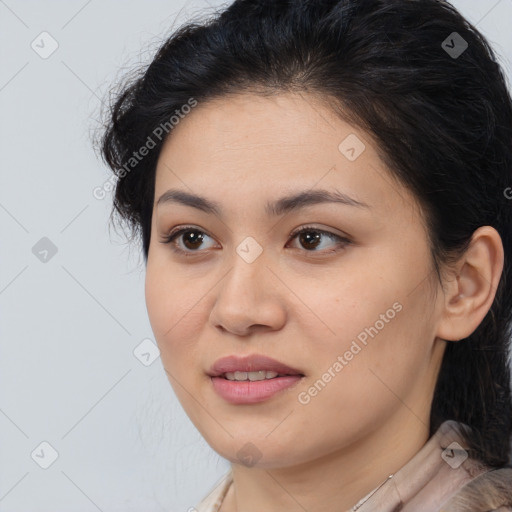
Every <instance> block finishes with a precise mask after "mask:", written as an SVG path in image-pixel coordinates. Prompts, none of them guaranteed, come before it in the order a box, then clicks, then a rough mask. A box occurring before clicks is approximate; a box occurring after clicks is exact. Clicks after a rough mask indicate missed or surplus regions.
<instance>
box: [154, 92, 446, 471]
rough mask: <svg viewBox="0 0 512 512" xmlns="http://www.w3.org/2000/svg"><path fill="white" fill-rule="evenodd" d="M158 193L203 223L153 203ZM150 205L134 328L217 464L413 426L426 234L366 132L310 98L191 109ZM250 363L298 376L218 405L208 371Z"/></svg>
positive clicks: (428, 309)
mask: <svg viewBox="0 0 512 512" xmlns="http://www.w3.org/2000/svg"><path fill="white" fill-rule="evenodd" d="M347 137H348V139H347ZM363 145H364V146H363ZM170 190H172V191H180V192H185V193H187V194H192V195H196V196H201V197H203V198H206V199H207V200H208V201H209V202H211V203H215V204H216V206H217V208H218V211H216V212H214V213H212V212H211V211H205V209H200V208H198V207H194V206H193V205H191V204H185V201H180V200H178V199H176V195H174V200H173V199H172V198H171V197H170V195H168V196H167V200H164V199H162V200H161V201H160V203H158V200H159V199H160V198H161V197H162V196H163V195H164V194H165V193H166V192H168V191H170ZM318 191H324V192H325V194H324V196H323V200H320V199H318V197H320V195H317V196H316V197H317V200H316V201H312V200H309V201H308V200H305V201H303V202H299V201H296V202H295V203H294V202H293V201H288V202H285V203H278V206H281V207H283V206H284V208H274V209H272V208H267V205H268V204H274V203H277V202H278V201H279V200H280V199H282V198H284V197H292V196H296V195H298V194H302V193H311V192H318ZM327 194H331V195H332V196H333V197H334V196H336V197H337V198H341V199H340V200H339V201H327ZM154 199H155V201H154V209H153V219H152V231H151V243H150V247H149V254H148V260H147V273H146V303H147V309H148V314H149V319H150V322H151V326H152V329H153V332H154V335H155V337H156V341H157V343H158V346H159V348H160V352H161V359H162V363H163V365H164V367H165V370H166V372H167V375H168V378H169V381H170V383H171V385H172V387H173V389H174V391H175V393H176V395H177V397H178V399H179V400H180V402H181V404H182V406H183V408H184V410H185V412H186V413H187V415H188V416H189V417H190V419H191V420H192V422H193V423H194V424H195V426H196V427H197V429H198V430H199V431H200V433H201V434H202V435H203V436H204V438H205V440H206V441H207V442H208V443H209V444H210V446H211V447H212V448H213V449H214V450H216V451H217V452H218V453H219V454H220V455H221V456H223V457H225V458H227V459H229V460H230V461H231V462H233V463H236V462H239V461H240V453H241V451H242V454H243V450H253V451H254V452H255V453H256V454H257V456H256V457H255V458H254V461H253V464H255V465H257V466H259V467H262V468H263V467H266V468H276V467H284V466H291V465H294V464H301V463H306V462H308V461H312V460H313V459H315V458H317V457H319V456H321V455H328V454H331V453H334V452H335V451H338V450H345V449H347V450H348V449H349V447H350V446H351V445H352V444H353V443H356V442H357V441H359V440H361V439H363V438H365V437H368V436H371V435H372V434H374V433H376V432H377V431H378V430H379V429H388V432H391V431H393V429H394V428H395V427H396V428H402V429H403V428H404V425H407V426H408V428H410V427H411V426H413V427H415V428H425V425H428V415H429V411H430V405H431V399H432V391H433V387H434V384H435V380H436V376H437V372H438V370H439V364H440V361H441V359H442V351H443V349H442V346H441V344H440V343H439V340H436V336H435V329H436V323H437V321H438V319H439V315H440V306H439V303H438V302H437V298H436V297H437V294H436V293H435V291H436V290H435V286H436V284H435V283H436V281H435V279H434V274H435V273H434V272H433V270H432V269H433V267H432V263H431V258H430V251H429V245H428V241H427V234H426V231H425V228H424V222H423V220H422V215H421V211H420V209H419V207H418V205H417V202H416V201H415V199H414V197H413V196H412V195H411V194H410V193H409V192H408V191H407V190H406V189H405V188H403V187H402V186H400V185H398V184H397V183H396V182H395V181H394V180H393V178H392V177H391V174H390V173H389V171H388V170H387V169H386V168H385V166H384V164H383V163H382V161H381V160H380V158H379V156H378V154H377V150H376V146H375V144H374V143H373V142H372V140H371V138H370V137H369V135H368V134H367V133H365V132H363V131H361V130H359V129H357V128H355V127H354V126H351V125H350V124H347V123H346V122H344V121H341V120H340V119H339V118H338V117H337V116H335V115H334V114H333V113H332V112H331V111H330V110H329V108H328V106H327V105H325V104H323V103H321V102H320V100H319V99H317V98H314V97H312V96H307V95H294V94H282V95H276V96H272V97H265V98H264V97H260V96H256V95H252V94H243V95H239V96H236V97H235V96H232V97H229V98H228V97H225V98H221V99H216V100H213V101H210V102H207V103H204V104H199V105H198V106H197V107H196V108H195V109H193V110H192V112H191V113H190V114H188V115H187V116H186V117H185V118H184V119H182V120H181V121H180V123H179V124H178V125H177V126H175V127H174V129H173V132H172V133H171V136H170V137H169V138H168V140H167V141H166V143H165V145H164V147H163V149H162V152H161V155H160V158H159V161H158V165H157V170H156V182H155V197H154ZM310 199H311V198H310ZM196 204H197V203H196ZM291 205H293V207H290V206H291ZM274 206H275V205H274ZM286 206H288V208H286ZM276 210H277V211H276ZM304 227H305V228H307V229H306V231H305V232H303V233H302V234H298V235H297V234H295V232H296V231H297V230H300V229H301V228H304ZM180 229H185V231H183V232H181V234H178V235H177V236H171V237H170V238H171V239H172V241H171V242H168V240H169V235H174V234H176V232H177V231H179V230H180ZM166 242H168V243H166ZM250 354H263V355H266V356H268V357H271V358H273V359H276V360H278V361H280V362H282V363H284V364H286V365H288V366H290V367H292V368H295V369H298V370H300V373H301V374H302V375H303V377H301V378H298V379H295V380H294V381H293V384H292V385H291V386H290V387H287V388H284V389H281V390H280V391H278V392H277V393H275V394H273V395H272V396H270V397H268V398H267V399H264V400H260V401H256V402H254V403H232V402H231V401H229V400H227V399H225V398H224V397H222V396H221V395H219V394H218V392H217V391H216V390H215V388H214V385H213V383H212V378H211V377H210V375H209V373H210V370H211V367H212V365H213V363H215V361H216V360H217V359H219V358H221V357H225V356H229V355H236V356H245V355H250ZM235 385H236V384H235ZM245 385H246V386H248V384H247V383H245ZM246 389H247V388H246ZM305 432H307V433H308V434H307V435H306V436H305V435H304V433H305ZM248 443H252V445H253V447H252V448H249V446H251V445H249V444H248ZM254 447H255V448H254Z"/></svg>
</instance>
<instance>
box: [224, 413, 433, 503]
mask: <svg viewBox="0 0 512 512" xmlns="http://www.w3.org/2000/svg"><path fill="white" fill-rule="evenodd" d="M426 425H428V423H424V422H422V421H420V420H419V419H418V418H417V417H416V416H415V415H413V414H411V412H410V411H409V410H407V409H406V408H404V407H401V408H400V410H399V413H398V414H397V415H396V418H393V419H391V420H390V421H388V422H387V423H386V424H385V425H384V426H380V427H379V428H378V429H375V430H370V431H368V432H367V433H366V434H365V435H364V436H362V437H360V439H359V440H358V441H356V442H354V443H351V444H350V446H348V447H342V448H340V449H339V450H337V451H335V452H330V453H328V454H327V455H325V456H323V457H318V458H316V459H314V460H308V461H307V462H305V463H303V464H298V465H294V466H293V467H286V468H282V467H280V468H267V469H265V468H260V467H250V468H249V467H246V466H243V465H239V464H234V463H233V464H232V473H233V484H232V485H231V487H230V489H229V491H228V493H227V495H226V497H225V499H224V502H223V504H222V507H221V509H220V512H261V510H267V511H268V512H277V511H282V510H287V511H290V512H304V510H322V511H324V512H340V511H349V510H350V509H351V508H352V507H354V506H355V505H356V504H357V503H358V502H359V501H360V500H361V499H362V498H364V497H365V496H366V495H368V494H369V493H370V492H372V491H373V490H374V489H375V488H376V487H378V486H379V485H381V484H382V483H383V482H384V481H385V480H386V479H387V478H388V477H389V475H391V474H393V473H395V472H396V471H398V470H399V469H400V468H401V467H402V466H403V465H405V463H407V462H408V461H409V460H410V459H411V458H412V457H413V456H414V455H415V454H416V453H417V452H418V451H419V450H420V449H421V448H422V447H423V445H424V444H425V443H426V441H427V440H428V428H427V427H426Z"/></svg>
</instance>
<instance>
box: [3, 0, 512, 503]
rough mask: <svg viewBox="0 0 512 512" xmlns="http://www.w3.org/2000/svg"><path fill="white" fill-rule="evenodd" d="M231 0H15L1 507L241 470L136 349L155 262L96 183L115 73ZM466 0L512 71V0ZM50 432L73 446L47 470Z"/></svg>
mask: <svg viewBox="0 0 512 512" xmlns="http://www.w3.org/2000/svg"><path fill="white" fill-rule="evenodd" d="M222 3H223V2H219V1H217V2H215V1H214V0H210V2H208V3H207V2H206V1H205V0H197V1H195V2H192V1H190V2H185V1H183V0H150V1H144V2H143V1H138V2H128V1H117V2H114V1H112V0H107V1H101V0H89V1H84V0H73V1H67V2H65V1H57V0H51V1H46V2H41V1H36V0H26V1H24V0H5V1H4V0H0V52H1V63H2V65H1V68H0V112H1V114H0V141H1V142H0V144H1V152H0V157H1V164H0V172H1V184H2V186H1V188H0V233H1V241H0V258H1V260H0V313H1V318H0V340H1V357H0V439H1V452H0V455H1V457H0V511H1V512H28V511H30V512H43V511H44V512H50V511H52V512H73V511H80V512H82V511H83V512H94V511H97V510H101V511H103V512H121V511H123V512H130V511H142V510H144V511H145V512H160V511H168V512H179V511H183V512H185V511H187V510H188V509H189V508H190V507H193V506H194V505H196V504H197V503H198V502H199V501H200V499H201V498H202V497H203V496H204V495H205V494H206V493H207V492H208V491H209V490H210V488H211V487H212V486H213V485H214V483H215V482H216V481H217V480H218V478H219V477H220V476H221V475H222V474H223V473H224V472H225V471H226V470H227V469H228V468H229V465H228V463H227V461H226V460H224V459H222V458H221V457H219V456H218V455H217V454H216V453H215V452H214V451H213V450H212V449H211V448H210V447H209V446H208V445H207V444H206V442H205V441H204V440H203V439H202V437H201V436H200V434H199V433H198V431H197V430H196V429H195V427H194V426H193V425H192V423H191V422H190V421H189V419H188V417H187V416H186V415H185V413H184V412H183V410H182V409H181V406H180V405H179V403H178V402H177V399H176V397H175V396H174V393H173V391H172V389H171V387H170V384H169V382H168V380H167V377H166V375H165V372H164V370H163V368H162V365H161V361H160V359H159V358H156V359H155V360H154V362H153V363H152V364H150V365H149V366H146V365H144V364H143V363H142V362H141V361H140V360H139V359H137V358H136V357H135V355H134V353H133V351H134V350H135V349H136V347H137V346H138V345H139V344H140V343H141V342H142V341H143V340H145V339H150V340H153V335H152V332H151V328H150V325H149V321H148V319H147V312H146V308H145V304H144V265H143V260H142V257H141V256H139V254H138V252H137V248H136V247H135V246H133V247H132V248H131V249H130V248H129V246H128V245H127V244H126V242H125V238H124V237H123V235H122V233H119V234H116V233H115V231H111V232H110V233H109V230H108V226H107V225H108V216H109V213H110V207H111V201H110V197H109V196H107V198H105V199H104V200H97V199H95V197H94V196H93V193H92V191H93V189H94V188H95V187H97V186H101V185H102V184H103V183H104V182H105V181H106V180H107V179H108V178H109V177H110V173H109V171H108V170H107V169H106V168H105V166H104V165H103V164H102V163H101V162H100V161H99V160H98V158H97V157H96V155H95V154H94V152H93V150H92V149H91V143H90V135H91V132H92V130H94V129H95V128H96V126H97V123H98V120H99V108H100V103H101V100H103V99H104V98H105V93H106V91H107V90H108V89H109V88H110V86H111V84H112V83H113V82H114V81H115V80H116V79H117V78H119V77H120V76H122V74H123V73H124V71H126V70H129V69H131V68H132V67H133V66H134V65H137V64H138V63H140V62H148V59H150V57H151V55H152V54H153V52H154V50H155V49H156V47H157V46H158V44H159V42H160V40H161V39H162V38H163V37H164V36H166V35H169V34H170V32H171V31H173V30H174V29H175V28H176V27H177V26H179V25H181V24H182V23H183V22H184V21H186V20H187V19H189V18H190V17H192V16H196V15H198V14H201V13H202V12H205V13H208V12H210V11H211V9H212V7H214V6H216V5H221V4H222ZM453 4H454V5H455V6H456V7H457V8H458V9H459V10H460V11H461V12H462V14H463V15H465V16H466V17H467V18H468V19H469V20H470V21H472V22H473V23H476V24H477V27H478V28H479V29H480V30H481V31H482V32H483V33H484V34H485V35H486V36H487V37H488V38H489V39H490V41H491V43H492V44H493V46H494V48H495V49H496V51H497V52H498V54H499V55H500V56H501V62H502V64H503V66H504V68H505V71H506V73H507V75H508V77H509V80H511V64H510V63H511V62H512V31H511V25H510V23H511V21H512V0H501V1H496V0H457V1H454V2H453ZM43 31H47V32H48V33H49V34H51V36H52V38H53V39H55V40H56V41H57V43H58V48H57V50H56V51H55V52H54V53H53V54H52V55H51V56H49V57H48V58H46V59H43V58H41V57H40V55H39V54H38V53H36V51H34V50H33V49H32V48H31V43H32V41H34V40H36V43H37V42H38V41H40V38H41V36H40V34H41V32H43ZM50 43H51V41H50V40H49V39H46V40H45V49H46V50H48V49H49V48H50ZM39 45H40V46H42V44H41V43H40V42H39ZM39 51H43V48H41V49H40V50H39ZM43 237H47V238H49V239H50V240H51V241H52V243H53V244H54V245H55V246H56V247H57V253H56V254H55V255H54V256H53V257H50V256H51V254H49V255H48V256H47V260H48V261H46V262H42V261H40V259H38V258H37V257H36V255H34V254H33V252H32V248H33V247H34V245H35V244H36V243H37V242H38V241H39V240H40V239H41V238H43ZM40 257H44V253H42V254H41V255H40ZM146 343H147V342H146ZM143 351H145V350H143ZM147 357H148V356H145V358H146V359H147ZM143 359H144V358H143ZM43 441H46V442H48V443H49V444H50V445H51V446H52V447H53V448H54V449H55V450H56V451H57V452H58V458H57V459H56V460H55V462H53V464H51V465H50V466H49V467H48V468H47V469H42V468H41V467H40V465H39V464H44V462H45V461H46V462H48V461H50V458H49V457H50V455H51V454H50V450H49V449H48V448H46V447H45V446H44V445H43V446H42V447H41V446H40V443H42V442H43ZM34 450H35V452H34ZM31 454H33V455H31Z"/></svg>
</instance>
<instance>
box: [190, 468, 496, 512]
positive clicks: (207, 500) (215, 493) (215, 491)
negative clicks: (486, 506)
mask: <svg viewBox="0 0 512 512" xmlns="http://www.w3.org/2000/svg"><path fill="white" fill-rule="evenodd" d="M232 482H233V474H232V471H231V469H230V470H229V471H228V472H227V473H225V474H224V475H222V477H221V478H220V479H219V480H218V481H217V483H216V484H215V485H214V486H213V488H212V489H211V491H210V492H209V493H208V495H207V496H205V497H204V498H203V499H202V500H201V502H200V503H198V504H197V505H196V506H195V507H193V508H192V509H190V512H218V510H219V509H220V507H221V505H222V502H223V501H224V497H225V496H226V494H227V492H228V490H229V487H230V486H231V483H232ZM500 512H501V511H500Z"/></svg>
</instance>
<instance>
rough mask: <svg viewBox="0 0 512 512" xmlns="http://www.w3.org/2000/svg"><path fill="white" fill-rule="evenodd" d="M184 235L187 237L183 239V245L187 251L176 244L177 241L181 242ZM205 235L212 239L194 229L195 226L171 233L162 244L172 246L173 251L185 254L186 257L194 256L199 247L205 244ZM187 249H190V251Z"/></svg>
mask: <svg viewBox="0 0 512 512" xmlns="http://www.w3.org/2000/svg"><path fill="white" fill-rule="evenodd" d="M182 235H186V236H185V237H183V244H184V245H185V249H182V248H181V247H178V246H177V244H176V242H175V240H176V239H178V240H177V241H179V239H180V238H182ZM204 235H206V236H207V237H208V238H210V237H209V236H208V235H207V234H206V233H205V232H204V231H201V230H200V229H197V228H194V227H193V226H186V227H183V228H180V229H176V230H174V231H171V232H170V233H169V234H168V235H167V236H165V237H164V238H163V240H161V243H163V244H170V246H171V249H172V250H173V251H175V252H177V253H179V254H183V255H185V256H194V254H193V253H195V252H198V251H197V248H198V246H200V245H201V244H202V243H203V240H204ZM187 249H190V251H189V250H187Z"/></svg>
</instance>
